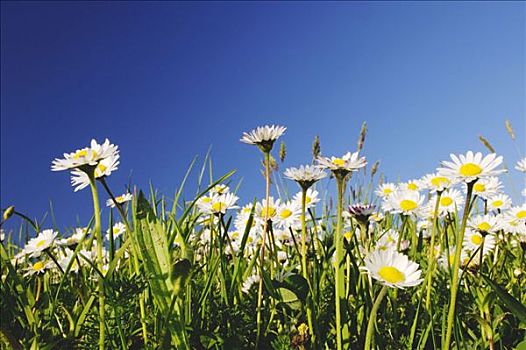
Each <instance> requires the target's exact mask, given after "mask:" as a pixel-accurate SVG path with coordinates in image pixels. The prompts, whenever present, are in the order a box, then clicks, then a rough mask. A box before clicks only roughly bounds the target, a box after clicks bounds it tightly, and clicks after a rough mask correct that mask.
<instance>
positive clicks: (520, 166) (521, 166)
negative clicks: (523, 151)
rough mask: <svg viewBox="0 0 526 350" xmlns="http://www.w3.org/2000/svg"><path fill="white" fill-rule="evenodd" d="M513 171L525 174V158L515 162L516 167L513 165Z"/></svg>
mask: <svg viewBox="0 0 526 350" xmlns="http://www.w3.org/2000/svg"><path fill="white" fill-rule="evenodd" d="M515 169H517V170H518V171H522V172H523V173H526V158H522V159H521V160H519V161H518V162H517V165H515Z"/></svg>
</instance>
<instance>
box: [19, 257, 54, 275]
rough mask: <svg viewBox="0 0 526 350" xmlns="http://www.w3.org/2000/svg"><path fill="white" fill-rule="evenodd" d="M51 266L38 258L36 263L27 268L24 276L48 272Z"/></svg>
mask: <svg viewBox="0 0 526 350" xmlns="http://www.w3.org/2000/svg"><path fill="white" fill-rule="evenodd" d="M48 268H49V264H48V263H47V262H45V261H43V260H38V261H37V262H35V263H34V264H31V265H30V266H29V267H28V268H27V269H26V273H25V274H24V276H33V275H35V274H36V275H38V274H42V273H44V272H46V270H47V269H48Z"/></svg>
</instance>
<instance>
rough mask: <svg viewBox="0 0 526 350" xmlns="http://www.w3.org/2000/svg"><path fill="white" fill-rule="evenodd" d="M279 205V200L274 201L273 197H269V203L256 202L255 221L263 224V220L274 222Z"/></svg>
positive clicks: (264, 201) (263, 201)
mask: <svg viewBox="0 0 526 350" xmlns="http://www.w3.org/2000/svg"><path fill="white" fill-rule="evenodd" d="M280 204H281V201H280V200H279V199H277V200H274V197H269V201H268V203H267V201H266V200H265V199H263V200H262V201H261V202H258V203H257V204H256V213H255V216H256V219H257V220H258V221H259V222H261V223H263V221H264V220H265V218H267V219H268V220H271V221H275V220H276V216H277V215H278V208H279V206H280Z"/></svg>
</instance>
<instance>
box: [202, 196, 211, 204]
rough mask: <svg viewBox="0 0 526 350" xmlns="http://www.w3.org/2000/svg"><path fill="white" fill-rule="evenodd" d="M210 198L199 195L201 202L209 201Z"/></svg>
mask: <svg viewBox="0 0 526 350" xmlns="http://www.w3.org/2000/svg"><path fill="white" fill-rule="evenodd" d="M211 200H212V198H210V197H201V202H203V203H210V201H211Z"/></svg>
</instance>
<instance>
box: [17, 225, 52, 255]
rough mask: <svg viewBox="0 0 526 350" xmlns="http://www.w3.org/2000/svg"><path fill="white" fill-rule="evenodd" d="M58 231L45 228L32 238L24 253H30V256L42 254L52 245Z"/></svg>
mask: <svg viewBox="0 0 526 350" xmlns="http://www.w3.org/2000/svg"><path fill="white" fill-rule="evenodd" d="M57 235H58V233H57V232H55V231H53V230H51V229H49V230H44V231H42V232H40V233H39V234H38V236H37V237H35V238H32V239H30V240H29V242H27V244H26V246H25V247H24V250H23V252H24V254H29V256H30V257H32V258H33V257H38V256H40V254H41V253H42V252H43V251H44V250H46V249H48V248H49V247H51V245H52V244H53V242H54V241H55V238H56V237H57Z"/></svg>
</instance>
